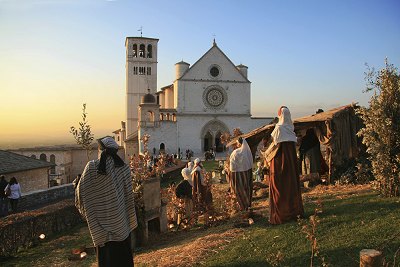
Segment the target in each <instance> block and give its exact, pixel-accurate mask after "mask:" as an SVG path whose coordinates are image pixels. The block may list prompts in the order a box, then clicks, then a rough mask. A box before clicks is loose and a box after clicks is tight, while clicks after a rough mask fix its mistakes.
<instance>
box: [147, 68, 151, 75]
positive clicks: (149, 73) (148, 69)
mask: <svg viewBox="0 0 400 267" xmlns="http://www.w3.org/2000/svg"><path fill="white" fill-rule="evenodd" d="M147 75H151V67H147Z"/></svg>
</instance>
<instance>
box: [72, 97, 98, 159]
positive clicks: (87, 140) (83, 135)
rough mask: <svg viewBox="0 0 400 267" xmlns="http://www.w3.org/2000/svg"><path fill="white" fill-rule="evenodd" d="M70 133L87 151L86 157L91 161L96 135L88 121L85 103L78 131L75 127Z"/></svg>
mask: <svg viewBox="0 0 400 267" xmlns="http://www.w3.org/2000/svg"><path fill="white" fill-rule="evenodd" d="M69 132H70V133H71V134H72V135H73V136H74V139H75V141H76V143H77V144H78V145H80V146H82V148H83V149H85V150H86V156H87V158H88V160H89V159H90V154H91V152H92V147H91V145H92V142H93V138H94V137H93V136H94V135H93V134H92V129H91V126H90V125H89V122H88V121H87V112H86V104H85V103H84V104H83V107H82V121H81V122H79V128H78V129H77V128H75V127H74V126H71V128H70V131H69Z"/></svg>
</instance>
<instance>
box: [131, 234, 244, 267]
mask: <svg viewBox="0 0 400 267" xmlns="http://www.w3.org/2000/svg"><path fill="white" fill-rule="evenodd" d="M241 233H243V230H241V229H231V230H227V231H225V232H223V233H214V234H209V235H207V236H203V237H199V238H196V239H195V240H193V241H192V242H190V243H185V244H179V245H170V246H169V247H166V248H163V249H159V250H155V251H151V252H147V253H142V254H139V255H135V257H134V259H135V264H138V265H139V266H193V265H194V264H201V263H202V259H204V258H206V256H207V255H209V254H214V253H218V252H219V250H221V249H223V248H224V246H225V245H226V244H228V243H230V242H231V240H233V239H235V238H236V237H237V236H239V235H240V234H241ZM171 241H172V240H171ZM171 243H173V241H172V242H171Z"/></svg>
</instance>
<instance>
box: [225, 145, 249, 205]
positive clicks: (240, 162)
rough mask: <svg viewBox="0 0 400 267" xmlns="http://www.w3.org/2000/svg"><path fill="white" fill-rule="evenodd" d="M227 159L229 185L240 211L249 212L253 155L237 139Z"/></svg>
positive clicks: (246, 146)
mask: <svg viewBox="0 0 400 267" xmlns="http://www.w3.org/2000/svg"><path fill="white" fill-rule="evenodd" d="M236 147H237V148H236V149H235V150H234V151H233V152H232V154H231V155H230V157H229V184H230V188H231V190H232V192H234V193H235V196H236V200H237V202H238V203H239V207H240V210H241V211H249V209H250V207H251V201H252V195H253V175H252V167H253V154H252V153H251V150H250V147H249V145H248V144H247V142H246V140H244V139H243V138H242V137H239V139H238V141H237V143H236Z"/></svg>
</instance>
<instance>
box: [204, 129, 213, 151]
mask: <svg viewBox="0 0 400 267" xmlns="http://www.w3.org/2000/svg"><path fill="white" fill-rule="evenodd" d="M212 139H213V138H212V135H211V134H210V132H207V134H206V135H205V136H204V151H208V150H210V148H212V145H213V144H212Z"/></svg>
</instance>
